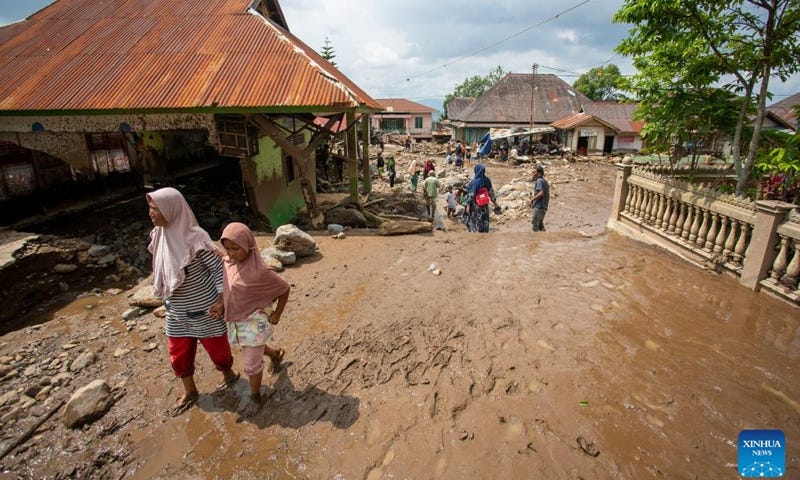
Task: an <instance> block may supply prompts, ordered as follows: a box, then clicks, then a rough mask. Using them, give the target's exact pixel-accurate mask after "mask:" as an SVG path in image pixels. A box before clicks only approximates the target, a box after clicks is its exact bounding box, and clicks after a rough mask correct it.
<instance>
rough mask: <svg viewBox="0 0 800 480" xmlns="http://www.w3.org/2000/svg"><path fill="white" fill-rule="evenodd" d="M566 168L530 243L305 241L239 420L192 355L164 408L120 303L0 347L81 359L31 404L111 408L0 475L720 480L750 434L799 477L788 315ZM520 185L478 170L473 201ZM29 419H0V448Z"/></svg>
mask: <svg viewBox="0 0 800 480" xmlns="http://www.w3.org/2000/svg"><path fill="white" fill-rule="evenodd" d="M574 168H575V169H576V171H575V177H577V178H582V179H584V180H581V181H570V182H565V183H559V184H556V185H554V186H553V191H554V193H555V194H556V195H554V197H553V198H552V199H551V207H550V212H548V214H547V218H546V219H545V222H546V224H547V227H548V231H547V232H544V233H539V234H534V233H532V232H530V231H529V228H530V227H529V224H528V219H526V218H502V215H500V216H498V217H493V218H492V226H493V231H492V232H491V233H489V234H484V235H478V234H469V233H467V232H464V231H463V229H461V228H460V226H459V225H458V224H456V223H448V222H450V221H449V220H447V219H445V220H444V224H445V226H446V227H448V228H447V230H446V231H438V230H437V231H434V232H433V233H431V234H417V235H406V236H397V237H382V236H378V235H376V234H375V233H374V231H370V230H349V231H347V232H346V234H347V236H346V238H345V239H341V240H335V239H333V238H331V237H330V236H329V235H327V234H324V233H322V232H320V233H318V234H315V235H314V236H315V238H316V239H317V241H318V242H319V253H318V255H316V256H314V257H310V258H307V259H303V260H301V261H299V262H298V263H297V264H295V265H293V266H290V267H288V268H287V269H286V270H285V271H284V272H283V273H282V274H283V275H284V277H285V278H286V279H287V280H288V281H289V282H290V283H291V284H292V293H291V296H290V300H289V304H288V305H287V308H286V311H285V314H284V316H283V319H282V321H281V324H280V325H278V327H277V328H276V338H277V341H278V344H279V345H280V346H281V347H283V348H285V349H286V352H287V353H286V358H285V360H284V368H283V369H282V370H281V371H280V373H279V374H277V375H266V376H265V382H264V383H265V387H264V391H265V392H266V395H267V397H268V399H267V401H266V402H265V403H264V404H263V405H262V406H261V407H260V408H257V406H256V405H254V404H251V403H250V400H249V395H248V393H249V392H248V386H247V382H246V381H245V380H244V379H242V380H239V382H238V383H237V384H236V385H234V387H233V388H231V389H229V390H225V391H221V392H215V391H214V389H215V385H216V384H217V383H218V382H219V380H220V378H219V373H218V372H215V371H214V370H213V367H212V366H211V364H210V362H209V360H208V358H207V356H206V355H205V353H204V352H202V351H200V352H199V355H198V367H199V368H198V372H197V374H196V378H197V380H198V386H199V388H200V390H201V397H200V400H199V402H198V404H197V405H196V406H195V407H194V408H192V409H190V410H188V411H187V412H185V413H183V414H182V415H179V416H177V417H171V416H170V415H169V414H168V411H169V409H170V407H171V406H172V404H173V402H174V400H175V398H176V397H177V396H178V395H179V394H180V389H181V387H180V385H179V383H178V381H177V380H176V379H175V378H174V377H173V376H172V373H171V371H170V369H169V363H168V358H167V353H166V339H165V338H164V335H163V327H162V324H163V319H160V318H156V317H155V316H154V315H153V314H152V313H146V314H145V315H143V316H141V317H139V318H137V319H136V320H135V321H132V322H131V321H123V320H122V319H121V315H122V312H123V311H125V310H126V309H127V308H128V305H127V300H128V299H127V296H128V295H129V293H130V292H128V291H123V292H120V293H117V294H111V293H108V292H105V291H104V292H101V293H99V294H98V295H93V296H88V297H85V298H82V299H80V300H78V301H76V302H73V303H71V304H69V305H67V306H60V307H59V308H58V309H57V310H53V311H48V312H46V316H47V321H46V322H43V323H41V324H40V325H39V326H37V327H34V328H30V327H28V328H22V329H18V330H14V331H10V332H8V333H6V334H4V335H3V336H2V337H1V338H0V357H3V356H6V357H12V358H14V359H15V360H14V365H15V366H17V369H18V370H19V371H20V372H23V371H24V370H26V368H28V367H30V366H32V365H33V366H39V367H40V368H42V369H43V370H45V371H47V365H49V364H50V363H51V362H52V359H56V358H66V359H71V358H74V356H75V355H76V354H77V353H78V351H81V350H83V351H93V352H96V354H97V357H98V360H97V362H96V363H94V364H92V365H91V366H89V367H87V368H86V369H85V370H83V371H81V372H80V373H79V374H75V375H74V378H73V379H72V381H71V383H69V384H68V385H66V386H61V387H60V388H53V389H52V390H50V392H51V393H50V396H49V398H52V399H54V400H58V399H61V398H64V397H67V398H68V397H69V394H70V393H71V392H72V391H74V390H75V389H76V388H79V387H80V386H83V385H84V384H86V383H89V382H90V381H92V380H94V379H96V378H103V379H105V380H106V381H107V382H108V384H109V385H111V386H113V387H115V388H116V389H117V391H121V392H124V395H123V396H121V398H120V399H119V400H118V401H117V403H116V404H115V405H114V406H113V407H112V408H111V410H110V411H109V412H108V413H107V414H106V415H105V416H104V417H103V418H102V419H100V420H98V421H96V422H94V423H92V424H90V425H88V426H85V427H83V428H82V429H79V430H70V429H68V428H67V427H65V426H64V425H63V424H62V423H61V422H60V421H59V419H58V416H54V417H53V418H52V419H50V420H48V421H46V422H45V423H43V425H42V426H41V427H39V428H38V429H37V430H36V431H35V433H34V434H33V435H32V436H31V438H30V439H29V440H27V441H26V442H24V443H23V444H22V445H21V446H19V447H17V448H16V449H14V450H13V451H12V452H11V453H10V454H9V455H7V456H6V457H5V458H3V459H2V460H0V466H2V473H0V479H7V478H8V479H16V478H109V479H110V478H115V479H116V478H130V479H147V478H162V479H185V478H220V479H222V478H236V479H257V478H258V479H261V478H274V479H293V478H335V479H370V480H373V479H381V478H504V477H505V478H571V479H581V478H582V479H600V478H620V479H641V478H676V479H687V478H689V479H691V478H698V479H701V478H737V473H736V462H737V452H736V439H737V435H738V433H739V431H740V430H743V429H760V428H769V429H781V430H783V431H784V432H785V434H786V438H787V448H786V450H787V452H788V455H787V462H786V463H787V467H788V478H793V477H792V476H793V475H794V476H796V475H798V474H800V453H798V452H800V422H798V421H797V419H798V418H800V417H799V416H800V373H798V370H797V368H796V365H797V362H798V357H800V323H799V322H798V318H800V316H799V315H798V310H797V308H796V307H793V306H790V305H787V304H786V303H783V302H781V301H778V300H776V299H773V298H771V297H769V296H768V295H766V294H764V293H753V292H750V291H748V290H747V289H745V288H743V287H741V286H740V285H739V284H738V283H737V282H736V281H735V280H734V279H731V278H728V277H725V276H720V275H717V274H715V273H712V272H709V271H706V270H702V269H700V268H698V267H696V266H693V265H690V264H687V263H685V262H683V261H682V260H680V259H678V258H676V257H674V256H672V255H670V254H668V253H666V252H664V251H662V250H660V249H657V248H655V247H652V246H648V245H645V244H642V243H638V242H634V241H632V240H630V239H628V238H625V237H622V236H620V235H617V234H616V233H613V232H608V231H606V229H605V222H606V220H607V219H608V215H609V212H610V204H611V197H612V192H613V179H614V173H615V172H614V169H613V167H611V166H607V165H590V164H586V165H577V166H575V167H574ZM520 172H521V170H520V169H511V168H507V167H501V166H496V165H489V166H488V168H487V174H488V175H489V176H490V177H492V180H493V182H494V183H495V185H496V188H497V184H498V183H503V182H504V181H507V180H508V179H510V178H513V177H518V176H519V175H520V174H521V173H520ZM523 173H524V172H523ZM501 201H502V199H501ZM144 214H145V212H142V216H144ZM271 240H272V238H271V237H270V236H263V237H260V238H259V242H260V244H262V245H263V246H266V245H268V244H269V243H270V242H271ZM431 264H435V265H436V267H437V268H438V269H439V270H440V271H441V275H434V274H433V273H432V271H431V269H430V267H431ZM72 344H75V345H76V346H74V347H70V348H67V349H65V346H67V345H72ZM152 345H155V347H153V349H151V350H147V349H148V348H150V347H151V346H152ZM125 350H127V352H125V353H123V354H122V355H119V356H117V354H119V353H120V352H122V351H125ZM235 358H236V364H235V369H236V370H240V369H241V359H240V357H239V354H238V352H236V353H235ZM27 383H29V382H26V380H25V376H24V374H20V375H19V376H18V377H15V378H11V379H6V380H4V381H3V382H2V383H0V395H1V394H3V393H5V392H6V391H7V390H9V389H23V390H24V389H25V388H26V387H27ZM50 403H51V404H52V402H50ZM30 408H31V409H33V411H34V412H35V413H39V415H42V414H43V413H40V412H45V411H46V410H47V409H48V408H49V405H48V400H47V399H43V400H41V401H39V402H37V403H36V404H34V405H33V406H31V407H30ZM7 412H8V407H7V406H6V407H2V409H0V415H4V414H6V413H7ZM32 417H33V418H35V417H36V415H28V416H20V417H17V418H14V419H12V420H9V423H7V424H6V425H4V428H3V439H2V441H3V444H6V443H7V442H8V441H9V440H10V439H13V438H17V437H18V436H19V435H20V434H21V432H22V431H24V430H25V428H26V427H27V426H29V425H30V424H31V423H32V422H31V418H32Z"/></svg>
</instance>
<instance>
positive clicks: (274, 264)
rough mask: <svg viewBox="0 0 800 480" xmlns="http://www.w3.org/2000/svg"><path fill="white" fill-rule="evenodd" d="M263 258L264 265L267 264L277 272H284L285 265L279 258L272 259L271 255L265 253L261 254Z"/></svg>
mask: <svg viewBox="0 0 800 480" xmlns="http://www.w3.org/2000/svg"><path fill="white" fill-rule="evenodd" d="M292 253H294V252H292ZM261 258H263V259H264V263H266V264H267V266H268V267H269V268H271V269H273V270H275V271H276V272H282V271H283V264H282V263H281V261H280V260H278V259H277V258H275V257H270V256H269V255H265V254H263V253H262V254H261Z"/></svg>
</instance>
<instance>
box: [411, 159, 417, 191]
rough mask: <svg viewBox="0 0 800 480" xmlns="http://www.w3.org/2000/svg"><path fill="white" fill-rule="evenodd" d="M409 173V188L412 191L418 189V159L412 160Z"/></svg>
mask: <svg viewBox="0 0 800 480" xmlns="http://www.w3.org/2000/svg"><path fill="white" fill-rule="evenodd" d="M408 174H409V175H410V178H409V182H410V185H409V188H410V189H411V191H412V192H416V191H417V184H418V183H419V166H417V159H416V158H415V159H413V160H411V164H410V165H409V166H408Z"/></svg>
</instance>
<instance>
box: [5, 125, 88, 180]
mask: <svg viewBox="0 0 800 480" xmlns="http://www.w3.org/2000/svg"><path fill="white" fill-rule="evenodd" d="M0 141H4V142H11V143H15V144H17V145H19V146H20V147H24V148H27V149H29V150H38V151H40V152H44V153H47V154H48V155H52V156H54V157H56V158H58V159H61V160H63V161H65V162H67V163H68V164H69V165H70V166H71V167H72V168H73V169H75V170H78V171H83V172H85V173H87V174H90V172H92V170H93V168H92V166H91V164H90V161H91V160H90V158H89V149H88V148H87V146H86V138H85V137H84V134H82V133H51V132H30V131H29V132H26V133H7V132H0Z"/></svg>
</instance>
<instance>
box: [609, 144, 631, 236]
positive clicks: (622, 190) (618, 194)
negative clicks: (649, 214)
mask: <svg viewBox="0 0 800 480" xmlns="http://www.w3.org/2000/svg"><path fill="white" fill-rule="evenodd" d="M626 160H627V161H628V162H629V163H624V162H625V160H623V163H618V164H617V165H616V166H617V179H616V181H615V184H614V203H612V204H611V218H610V219H609V223H612V222H616V221H618V220H619V214H620V213H622V211H623V210H625V198H626V197H627V196H628V177H630V176H631V171H632V170H633V165H631V164H630V159H628V158H626Z"/></svg>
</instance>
